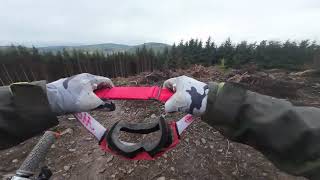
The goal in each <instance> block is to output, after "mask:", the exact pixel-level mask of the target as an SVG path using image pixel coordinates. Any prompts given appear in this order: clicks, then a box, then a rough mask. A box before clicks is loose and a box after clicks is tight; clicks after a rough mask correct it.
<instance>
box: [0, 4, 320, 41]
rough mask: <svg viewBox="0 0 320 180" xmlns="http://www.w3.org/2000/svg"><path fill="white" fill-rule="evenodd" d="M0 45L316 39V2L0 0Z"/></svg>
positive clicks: (318, 8) (318, 13) (318, 12)
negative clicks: (198, 39)
mask: <svg viewBox="0 0 320 180" xmlns="http://www.w3.org/2000/svg"><path fill="white" fill-rule="evenodd" d="M1 1H2V2H1V6H0V43H2V44H4V43H8V42H17V43H24V44H35V45H52V44H69V43H79V44H91V43H105V42H114V43H125V44H137V43H143V42H150V41H157V42H165V43H173V42H178V41H180V40H181V39H189V38H191V37H193V38H202V39H206V38H207V37H208V36H212V37H213V38H214V39H215V40H217V41H218V42H222V41H223V40H225V39H226V38H227V37H231V39H233V40H235V41H241V40H249V41H259V40H263V39H278V40H286V39H293V40H301V39H306V38H309V39H315V40H319V39H320V37H319V36H320V34H319V32H320V24H319V23H317V19H320V2H319V1H317V0H305V1H300V0H282V1H279V0H268V1H267V0H265V1H256V0H242V1H235V0H224V1H220V0H161V1H155V0H135V1H132V0H122V1H110V0H68V1H65V0H55V1H43V0H1Z"/></svg>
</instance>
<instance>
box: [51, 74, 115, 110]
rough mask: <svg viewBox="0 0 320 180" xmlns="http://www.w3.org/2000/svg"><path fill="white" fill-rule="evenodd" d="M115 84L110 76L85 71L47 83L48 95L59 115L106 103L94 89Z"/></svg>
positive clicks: (52, 107) (90, 108) (110, 86)
mask: <svg viewBox="0 0 320 180" xmlns="http://www.w3.org/2000/svg"><path fill="white" fill-rule="evenodd" d="M113 86H114V85H113V83H112V81H111V80H110V79H109V78H106V77H102V76H95V75H92V74H88V73H83V74H78V75H75V76H72V77H69V78H64V79H59V80H57V81H54V82H52V83H49V84H47V96H48V100H49V104H50V106H51V109H52V111H53V112H55V113H57V115H62V114H67V113H75V112H85V111H90V110H93V109H95V108H97V107H99V106H103V105H105V104H106V102H104V101H102V100H101V99H100V98H98V97H97V96H96V95H95V94H94V92H93V91H94V90H96V89H100V88H112V87H113Z"/></svg>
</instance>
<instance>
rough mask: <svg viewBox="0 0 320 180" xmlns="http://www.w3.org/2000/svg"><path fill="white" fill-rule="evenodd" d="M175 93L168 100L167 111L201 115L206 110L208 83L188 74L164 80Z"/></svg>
mask: <svg viewBox="0 0 320 180" xmlns="http://www.w3.org/2000/svg"><path fill="white" fill-rule="evenodd" d="M164 87H167V88H169V89H171V90H172V91H174V92H175V94H174V95H173V96H172V97H171V98H170V99H169V100H168V101H167V102H166V104H165V111H166V112H175V111H181V112H186V113H189V114H194V115H201V114H203V113H204V112H205V111H206V107H207V98H208V92H209V88H208V85H207V84H205V83H203V82H200V81H197V80H195V79H193V78H190V77H187V76H179V77H176V78H171V79H168V80H166V81H165V82H164Z"/></svg>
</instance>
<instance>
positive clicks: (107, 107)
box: [95, 99, 116, 111]
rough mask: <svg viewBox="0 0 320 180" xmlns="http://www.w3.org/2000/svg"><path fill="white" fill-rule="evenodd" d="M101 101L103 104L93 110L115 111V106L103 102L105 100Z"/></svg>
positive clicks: (106, 101)
mask: <svg viewBox="0 0 320 180" xmlns="http://www.w3.org/2000/svg"><path fill="white" fill-rule="evenodd" d="M102 100H103V101H104V104H103V105H100V106H98V107H97V108H95V110H99V109H102V110H105V111H114V110H116V105H115V104H114V103H113V102H112V101H109V100H105V99H102Z"/></svg>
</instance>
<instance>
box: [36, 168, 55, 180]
mask: <svg viewBox="0 0 320 180" xmlns="http://www.w3.org/2000/svg"><path fill="white" fill-rule="evenodd" d="M51 176H52V171H51V170H50V169H49V168H48V167H47V166H43V167H42V168H41V171H40V174H39V176H38V177H37V179H36V180H49V179H50V177H51Z"/></svg>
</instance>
